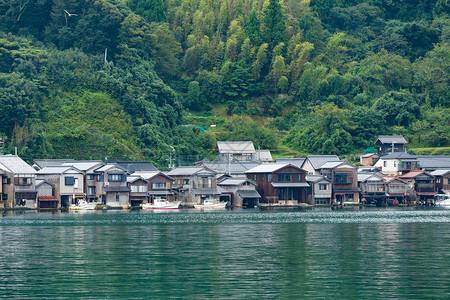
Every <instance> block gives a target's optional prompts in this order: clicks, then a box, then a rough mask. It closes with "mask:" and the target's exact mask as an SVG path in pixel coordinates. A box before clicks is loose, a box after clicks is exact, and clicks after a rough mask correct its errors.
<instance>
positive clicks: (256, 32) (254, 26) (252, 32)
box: [245, 9, 262, 45]
mask: <svg viewBox="0 0 450 300" xmlns="http://www.w3.org/2000/svg"><path fill="white" fill-rule="evenodd" d="M260 27H261V22H260V21H259V18H258V16H257V15H256V11H255V10H254V9H253V10H252V12H251V13H250V16H249V18H248V21H247V24H246V25H245V33H247V36H248V37H249V38H250V40H251V41H252V43H253V45H261V42H262V37H261V28H260Z"/></svg>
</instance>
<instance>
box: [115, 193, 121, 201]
mask: <svg viewBox="0 0 450 300" xmlns="http://www.w3.org/2000/svg"><path fill="white" fill-rule="evenodd" d="M119 199H120V198H119V195H118V194H117V195H116V201H117V202H119Z"/></svg>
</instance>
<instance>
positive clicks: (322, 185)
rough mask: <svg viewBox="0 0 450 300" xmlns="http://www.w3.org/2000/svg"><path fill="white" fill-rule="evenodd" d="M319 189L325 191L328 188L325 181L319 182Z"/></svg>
mask: <svg viewBox="0 0 450 300" xmlns="http://www.w3.org/2000/svg"><path fill="white" fill-rule="evenodd" d="M319 190H320V191H327V190H328V184H326V183H319Z"/></svg>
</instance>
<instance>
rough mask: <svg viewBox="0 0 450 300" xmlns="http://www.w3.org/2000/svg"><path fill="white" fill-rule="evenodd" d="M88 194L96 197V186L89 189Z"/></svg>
mask: <svg viewBox="0 0 450 300" xmlns="http://www.w3.org/2000/svg"><path fill="white" fill-rule="evenodd" d="M88 194H89V195H95V186H90V187H88Z"/></svg>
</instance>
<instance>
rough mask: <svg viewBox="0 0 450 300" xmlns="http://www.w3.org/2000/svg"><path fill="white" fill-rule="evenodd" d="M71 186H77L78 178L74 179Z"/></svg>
mask: <svg viewBox="0 0 450 300" xmlns="http://www.w3.org/2000/svg"><path fill="white" fill-rule="evenodd" d="M73 187H74V188H76V189H77V188H78V178H75V179H74V182H73Z"/></svg>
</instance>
